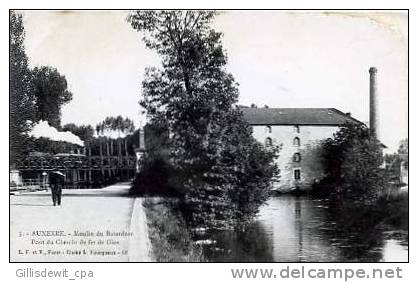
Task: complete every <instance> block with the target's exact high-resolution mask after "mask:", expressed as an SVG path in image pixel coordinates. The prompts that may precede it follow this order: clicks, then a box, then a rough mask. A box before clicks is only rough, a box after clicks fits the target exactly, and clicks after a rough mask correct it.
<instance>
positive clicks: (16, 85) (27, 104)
mask: <svg viewBox="0 0 418 282" xmlns="http://www.w3.org/2000/svg"><path fill="white" fill-rule="evenodd" d="M9 16H10V19H9V20H10V69H9V73H10V77H9V83H10V93H9V105H10V120H9V132H10V143H9V151H10V161H11V164H12V165H13V164H14V163H15V162H16V161H17V160H18V159H20V158H21V157H22V156H23V154H24V153H25V150H26V140H27V136H26V133H27V132H28V131H29V130H30V128H31V126H32V123H31V121H33V120H34V114H35V109H34V101H35V100H34V97H33V91H32V85H31V73H30V71H29V68H28V58H27V56H26V53H25V47H24V39H25V29H24V26H23V22H22V15H20V14H18V13H16V12H14V11H10V15H9Z"/></svg>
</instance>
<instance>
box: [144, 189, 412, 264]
mask: <svg viewBox="0 0 418 282" xmlns="http://www.w3.org/2000/svg"><path fill="white" fill-rule="evenodd" d="M176 206H177V201H176V199H175V198H169V197H164V198H161V197H146V198H145V199H144V207H145V213H146V216H147V222H148V229H149V237H150V240H151V245H152V249H153V255H154V257H153V260H154V261H160V262H173V261H176V262H189V261H209V262H274V261H276V262H303V261H309V262H332V261H340V262H341V261H344V262H355V261H363V262H378V261H388V262H391V261H392V262H394V261H407V259H408V245H409V244H408V197H407V194H405V195H404V196H400V197H397V198H396V199H393V198H392V199H391V200H390V201H388V200H386V199H383V198H382V199H381V201H379V202H377V203H376V204H375V205H361V204H359V205H354V204H353V203H349V202H338V201H334V200H331V199H324V198H322V199H321V198H316V197H312V196H309V195H300V196H294V195H288V194H287V195H280V196H277V197H271V198H270V200H269V201H268V202H267V204H266V205H264V206H262V208H261V209H260V212H259V214H258V215H257V217H256V218H255V219H254V221H253V222H252V223H251V224H249V225H248V227H247V228H245V230H204V231H202V232H197V234H196V233H192V232H190V230H189V229H188V228H187V227H186V224H185V222H184V220H183V219H182V216H181V214H180V212H179V211H178V209H177V208H176ZM192 234H193V236H192Z"/></svg>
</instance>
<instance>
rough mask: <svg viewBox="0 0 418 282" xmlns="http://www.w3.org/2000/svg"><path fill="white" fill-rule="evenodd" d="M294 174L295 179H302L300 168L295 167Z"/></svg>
mask: <svg viewBox="0 0 418 282" xmlns="http://www.w3.org/2000/svg"><path fill="white" fill-rule="evenodd" d="M294 174H295V180H300V169H295V171H294Z"/></svg>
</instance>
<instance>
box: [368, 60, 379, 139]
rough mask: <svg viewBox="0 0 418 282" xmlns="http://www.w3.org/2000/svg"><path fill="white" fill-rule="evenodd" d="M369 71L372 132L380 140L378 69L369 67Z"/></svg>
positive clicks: (370, 123)
mask: <svg viewBox="0 0 418 282" xmlns="http://www.w3.org/2000/svg"><path fill="white" fill-rule="evenodd" d="M369 73H370V112H369V119H370V120H369V126H370V133H371V134H372V136H374V137H376V138H377V139H378V140H380V132H379V107H378V100H377V81H376V74H377V69H376V68H375V67H371V68H370V69H369Z"/></svg>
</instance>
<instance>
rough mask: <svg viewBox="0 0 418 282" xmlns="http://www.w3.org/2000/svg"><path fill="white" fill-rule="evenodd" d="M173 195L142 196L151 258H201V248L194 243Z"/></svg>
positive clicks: (177, 259)
mask: <svg viewBox="0 0 418 282" xmlns="http://www.w3.org/2000/svg"><path fill="white" fill-rule="evenodd" d="M176 204H177V202H176V200H175V198H158V197H152V198H151V197H147V198H145V199H144V204H143V205H144V207H145V213H146V216H147V224H148V232H149V237H150V241H151V245H152V252H153V259H154V260H155V261H157V262H196V261H203V255H202V250H201V248H200V247H199V246H196V245H195V244H193V241H192V239H191V236H190V232H189V230H188V229H187V227H186V224H185V222H184V220H183V219H182V217H181V215H180V213H179V212H177V211H176V210H177V209H176Z"/></svg>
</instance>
